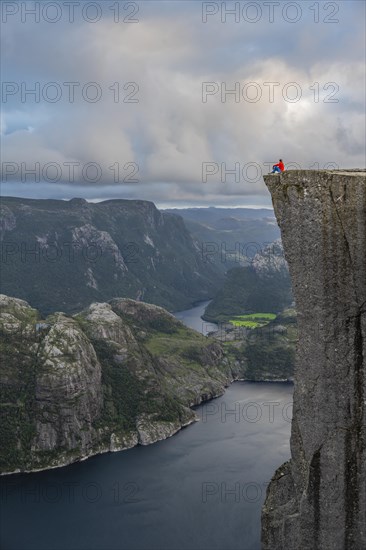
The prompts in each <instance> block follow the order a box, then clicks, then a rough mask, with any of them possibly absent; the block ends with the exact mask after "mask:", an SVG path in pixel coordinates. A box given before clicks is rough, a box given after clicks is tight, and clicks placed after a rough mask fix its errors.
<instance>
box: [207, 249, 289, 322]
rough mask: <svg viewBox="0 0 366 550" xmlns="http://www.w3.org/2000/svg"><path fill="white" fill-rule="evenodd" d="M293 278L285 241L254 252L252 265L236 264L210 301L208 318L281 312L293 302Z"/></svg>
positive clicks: (210, 319)
mask: <svg viewBox="0 0 366 550" xmlns="http://www.w3.org/2000/svg"><path fill="white" fill-rule="evenodd" d="M292 300H293V298H292V292H291V281H290V276H289V273H288V266H287V263H286V260H285V258H284V254H283V247H282V244H281V241H280V240H278V241H275V242H274V243H272V244H271V245H269V246H267V247H265V248H264V250H263V251H262V252H261V253H258V254H256V255H255V256H254V258H253V259H252V261H251V265H250V266H248V267H237V268H233V269H231V270H230V271H228V273H227V277H226V280H225V282H224V285H223V286H222V288H221V289H220V290H219V291H218V293H217V294H216V296H215V297H214V299H213V300H212V301H211V302H210V303H209V304H208V306H207V308H206V310H205V314H204V319H205V320H207V321H211V322H222V321H229V320H230V319H232V318H233V316H235V315H242V314H245V313H257V312H261V313H279V312H280V311H282V310H283V309H284V308H286V307H289V306H290V305H291V303H292Z"/></svg>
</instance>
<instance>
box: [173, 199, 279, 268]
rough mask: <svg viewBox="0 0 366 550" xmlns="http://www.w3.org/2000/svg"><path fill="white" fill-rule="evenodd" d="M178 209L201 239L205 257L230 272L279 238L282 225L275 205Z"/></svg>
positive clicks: (196, 235)
mask: <svg viewBox="0 0 366 550" xmlns="http://www.w3.org/2000/svg"><path fill="white" fill-rule="evenodd" d="M166 212H171V213H177V214H179V215H180V216H182V218H183V219H184V223H185V225H186V226H187V229H188V230H189V232H190V233H191V235H193V237H194V238H195V239H196V240H197V242H198V243H199V246H200V248H201V250H202V257H203V259H204V260H206V261H209V262H210V263H211V264H213V265H214V266H215V267H216V268H217V269H218V270H219V271H220V272H222V273H226V272H227V271H228V270H229V269H232V268H234V267H242V266H248V265H250V264H251V262H252V260H253V257H254V255H255V254H256V253H257V252H259V251H261V250H263V249H264V248H265V247H266V245H267V244H268V243H272V242H273V241H275V240H276V239H278V238H279V228H278V225H277V223H276V219H275V217H274V213H273V210H271V209H253V208H252V209H250V208H214V207H212V208H182V209H170V210H166Z"/></svg>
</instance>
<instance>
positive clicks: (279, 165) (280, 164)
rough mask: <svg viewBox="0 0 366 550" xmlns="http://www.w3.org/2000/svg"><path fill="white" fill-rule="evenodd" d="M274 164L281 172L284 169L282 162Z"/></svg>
mask: <svg viewBox="0 0 366 550" xmlns="http://www.w3.org/2000/svg"><path fill="white" fill-rule="evenodd" d="M275 166H278V168H279V169H280V170H281V172H283V171H284V170H285V165H284V164H283V162H279V163H278V164H275Z"/></svg>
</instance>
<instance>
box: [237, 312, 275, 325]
mask: <svg viewBox="0 0 366 550" xmlns="http://www.w3.org/2000/svg"><path fill="white" fill-rule="evenodd" d="M274 319H276V315H275V314H274V313H249V314H247V315H237V316H236V317H234V318H233V319H230V321H229V323H231V324H232V325H234V326H235V327H245V328H258V327H264V326H265V325H267V324H268V323H269V322H270V321H273V320H274Z"/></svg>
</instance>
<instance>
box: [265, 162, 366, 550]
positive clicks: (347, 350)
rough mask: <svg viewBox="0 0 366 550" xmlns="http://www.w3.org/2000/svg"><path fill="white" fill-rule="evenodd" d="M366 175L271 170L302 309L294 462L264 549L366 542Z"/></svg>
mask: <svg viewBox="0 0 366 550" xmlns="http://www.w3.org/2000/svg"><path fill="white" fill-rule="evenodd" d="M365 176H366V172H365V171H364V170H336V171H289V172H285V173H283V174H281V175H268V176H265V178H264V179H265V182H266V184H267V186H268V188H269V190H270V192H271V194H272V200H273V205H274V209H275V214H276V217H277V220H278V224H279V226H280V229H281V234H282V242H283V246H284V250H285V257H286V260H287V262H288V264H289V270H290V276H291V279H292V288H293V293H294V297H295V301H296V309H297V313H298V318H297V321H298V331H299V341H298V347H297V360H296V367H295V390H294V411H293V420H292V433H291V459H290V461H289V462H287V463H285V464H283V465H282V466H281V467H280V468H279V469H278V470H277V471H276V473H275V474H274V476H273V478H272V480H271V483H270V485H269V487H268V490H267V496H266V501H265V504H264V506H263V510H262V546H263V549H264V550H280V549H281V550H298V549H299V548H301V550H316V549H319V550H320V549H324V550H328V549H329V550H330V549H332V550H351V549H352V550H361V549H364V548H366V369H365V367H366V365H365V363H366V359H365V358H366V181H365Z"/></svg>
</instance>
